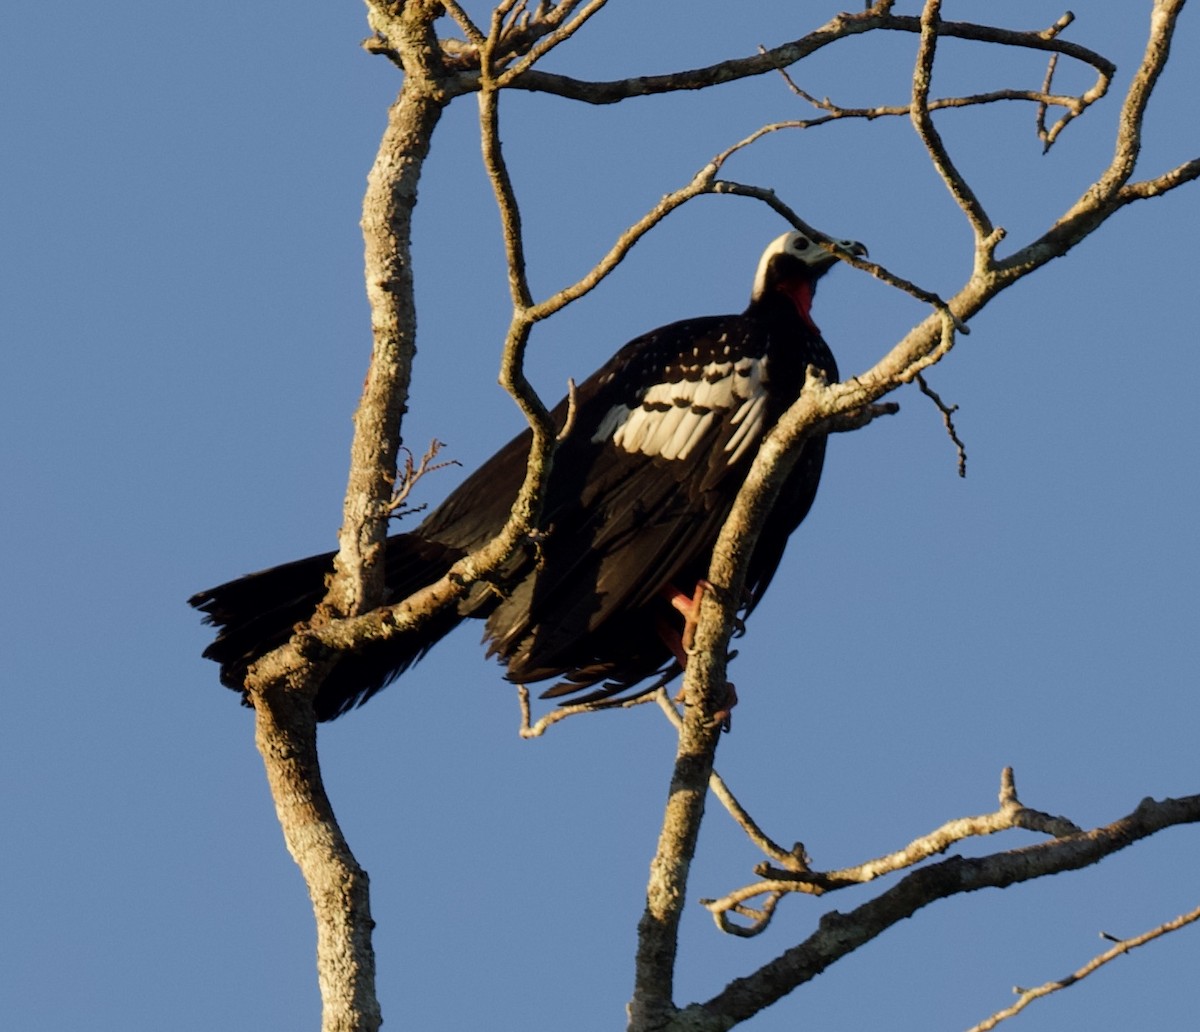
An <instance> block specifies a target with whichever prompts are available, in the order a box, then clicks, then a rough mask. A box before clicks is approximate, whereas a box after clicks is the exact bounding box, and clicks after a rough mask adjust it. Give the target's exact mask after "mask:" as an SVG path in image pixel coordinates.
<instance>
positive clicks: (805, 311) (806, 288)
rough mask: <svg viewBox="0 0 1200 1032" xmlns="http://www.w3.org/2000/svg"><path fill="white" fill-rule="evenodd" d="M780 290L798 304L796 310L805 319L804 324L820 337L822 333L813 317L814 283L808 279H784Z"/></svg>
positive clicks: (793, 302)
mask: <svg viewBox="0 0 1200 1032" xmlns="http://www.w3.org/2000/svg"><path fill="white" fill-rule="evenodd" d="M779 291H780V293H782V294H786V295H787V296H788V297H789V298H790V299H791V302H792V304H794V305H795V306H796V311H797V312H798V313H799V315H800V318H801V319H802V320H804V325H805V326H807V327H808V328H809V329H810V330H812V331H813V333H815V334H816V335H817V336H818V337H819V336H820V335H821V331H820V329H818V327H817V324H816V323H815V322H813V319H812V303H813V283H812V280H808V279H793V280H783V281H782V282H781V283H780V284H779Z"/></svg>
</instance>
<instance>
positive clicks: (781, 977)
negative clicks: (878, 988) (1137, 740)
mask: <svg viewBox="0 0 1200 1032" xmlns="http://www.w3.org/2000/svg"><path fill="white" fill-rule="evenodd" d="M1197 821H1200V796H1186V797H1184V798H1181V799H1164V800H1162V801H1161V802H1155V801H1154V800H1152V799H1146V800H1143V801H1142V803H1141V804H1140V805H1139V806H1138V807H1137V809H1135V810H1134V811H1133V812H1132V813H1130V814H1129V815H1128V816H1126V817H1122V818H1120V819H1119V820H1116V821H1113V822H1112V823H1111V824H1108V825H1104V826H1102V827H1098V828H1094V829H1092V830H1091V831H1087V832H1080V833H1079V834H1077V835H1069V836H1067V837H1065V838H1058V839H1053V840H1051V841H1049V842H1041V843H1037V844H1035V845H1031V846H1025V847H1023V848H1020V849H1014V850H1011V851H1009V852H1005V853H996V854H993V855H991V856H985V857H978V858H965V857H950V858H949V859H947V860H942V861H940V862H939V863H936V864H932V865H930V866H928V867H923V868H920V869H919V870H916V871H913V872H912V873H910V874H908V875H906V876H905V877H904V878H903V879H902V880H901V881H900V882H899V883H898V884H897V885H895V886H894V887H892V888H891V889H888V890H887V891H886V892H884V893H882V894H881V895H880V896H877V897H876V898H875V899H872V900H870V901H868V902H867V903H864V904H862V905H861V906H859V907H856V908H855V909H854V910H851V911H850V912H849V913H846V914H841V913H838V912H837V911H830V912H829V913H827V914H826V915H825V916H824V917H822V918H821V922H820V925H819V927H818V929H817V931H816V932H814V933H813V934H812V935H810V936H809V937H808V938H807V939H805V940H804V942H802V943H799V944H798V945H796V946H793V947H792V948H791V949H789V950H786V951H785V952H784V953H783V954H781V955H780V956H779V957H778V958H776V959H775V960H773V961H771V962H769V963H767V964H765V965H763V966H762V967H761V968H759V969H758V970H757V971H755V972H754V973H753V974H751V975H748V976H746V977H745V978H738V979H735V980H734V981H733V982H731V983H730V984H729V985H728V986H727V987H726V988H725V989H724V990H722V991H721V992H720V993H718V994H717V995H716V996H714V997H713V998H711V999H710V1000H708V1001H706V1002H705V1003H703V1004H692V1005H691V1006H689V1007H687V1008H685V1009H684V1010H682V1011H680V1012H679V1017H678V1020H677V1021H676V1023H675V1024H674V1025H667V1026H664V1027H665V1028H668V1029H677V1030H680V1032H682V1030H683V1029H685V1028H686V1029H689V1030H693V1032H702V1030H704V1032H707V1030H712V1032H716V1030H718V1029H719V1030H722V1032H724V1030H726V1029H729V1028H731V1027H732V1026H733V1025H735V1024H737V1023H738V1022H741V1021H745V1020H746V1019H747V1018H750V1017H753V1016H754V1015H755V1014H757V1013H758V1012H759V1011H761V1010H763V1009H764V1008H765V1007H768V1006H770V1005H771V1004H772V1003H774V1002H775V1001H776V1000H778V999H780V998H781V997H782V996H784V995H786V994H787V993H789V992H791V991H792V990H793V989H795V988H796V987H797V986H800V985H802V984H804V983H805V982H807V981H809V980H811V979H812V978H814V977H816V976H817V975H818V974H820V973H821V972H822V971H824V970H825V969H826V968H828V967H829V966H830V965H831V964H834V963H836V962H837V961H838V960H840V959H841V958H842V957H844V956H846V955H848V954H850V953H852V952H854V951H855V950H856V949H858V948H859V947H860V946H862V945H863V944H864V943H867V942H870V941H871V940H872V939H874V938H876V937H877V936H878V935H880V934H881V933H882V932H884V931H886V930H887V929H888V928H890V927H892V925H894V924H896V923H898V922H899V921H903V920H905V919H906V918H909V917H911V916H912V915H913V914H915V913H916V912H917V911H918V910H920V909H921V908H922V907H925V906H928V905H929V904H930V903H933V902H935V901H936V900H939V899H945V898H947V897H949V896H954V895H959V894H961V893H965V892H974V891H976V890H978V889H984V888H1005V887H1007V886H1009V885H1015V884H1018V883H1019V882H1023V881H1029V880H1030V879H1033V878H1041V877H1045V876H1046V875H1050V874H1060V873H1062V872H1064V871H1074V870H1079V869H1080V868H1082V867H1087V866H1089V865H1091V864H1094V863H1097V862H1098V861H1100V860H1102V859H1104V858H1105V857H1107V856H1111V855H1112V854H1113V853H1116V852H1118V851H1120V850H1122V849H1124V848H1126V847H1127V846H1130V845H1132V844H1133V843H1135V842H1138V841H1140V840H1141V839H1143V838H1146V837H1148V836H1150V835H1153V834H1155V833H1156V832H1159V831H1162V830H1163V829H1165V828H1169V827H1173V826H1175V825H1178V824H1187V823H1195V822H1197Z"/></svg>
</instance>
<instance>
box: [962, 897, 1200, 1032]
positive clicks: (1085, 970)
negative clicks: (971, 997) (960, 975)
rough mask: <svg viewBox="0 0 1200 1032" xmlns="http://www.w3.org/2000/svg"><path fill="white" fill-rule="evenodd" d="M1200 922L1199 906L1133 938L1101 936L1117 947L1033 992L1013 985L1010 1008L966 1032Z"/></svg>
mask: <svg viewBox="0 0 1200 1032" xmlns="http://www.w3.org/2000/svg"><path fill="white" fill-rule="evenodd" d="M1195 921H1200V907H1197V908H1196V909H1195V910H1189V911H1188V912H1187V913H1186V914H1180V915H1179V916H1178V917H1176V918H1174V919H1173V920H1171V921H1165V922H1163V923H1162V924H1160V925H1159V926H1158V927H1157V928H1151V929H1150V931H1148V932H1143V933H1142V934H1141V935H1137V936H1134V937H1133V938H1132V939H1114V938H1113V936H1111V935H1107V934H1105V933H1101V938H1104V939H1109V940H1110V941H1113V942H1116V943H1117V945H1116V946H1114V947H1113V948H1112V949H1111V950H1106V951H1105V952H1104V953H1101V954H1099V955H1098V956H1095V957H1093V958H1092V959H1091V960H1089V961H1088V962H1087V963H1086V964H1084V965H1083V967H1081V968H1080V969H1079V970H1078V971H1074V972H1072V973H1071V974H1069V975H1067V976H1066V977H1065V978H1060V979H1058V980H1057V981H1054V982H1047V983H1046V984H1045V985H1039V986H1038V987H1037V988H1035V989H1022V988H1021V987H1020V986H1016V987H1015V988H1014V989H1013V992H1015V993H1018V994H1019V996H1020V998H1019V999H1018V1000H1017V1002H1016V1003H1014V1004H1013V1005H1012V1006H1011V1007H1006V1008H1004V1010H1001V1011H997V1012H996V1013H995V1014H993V1015H992V1016H991V1017H990V1018H987V1019H985V1020H983V1021H981V1022H980V1023H979V1024H978V1025H972V1026H971V1027H970V1028H969V1029H967V1032H989V1030H990V1029H993V1028H995V1027H996V1026H997V1025H999V1024H1000V1022H1002V1021H1006V1020H1008V1019H1009V1018H1011V1017H1013V1016H1014V1015H1016V1014H1020V1013H1021V1011H1023V1010H1024V1009H1025V1008H1026V1007H1028V1006H1029V1005H1030V1004H1031V1003H1033V1001H1034V1000H1039V999H1041V998H1042V997H1043V996H1049V995H1050V994H1051V993H1056V992H1058V991H1059V990H1060V989H1066V988H1068V987H1069V986H1072V985H1074V984H1075V983H1076V982H1081V981H1083V979H1085V978H1087V977H1088V975H1091V974H1094V973H1095V972H1097V971H1099V970H1100V968H1102V967H1104V965H1105V964H1107V963H1109V961H1112V960H1115V959H1116V958H1117V957H1121V956H1124V955H1125V954H1126V953H1128V952H1129V951H1130V950H1135V949H1137V948H1138V947H1139V946H1145V945H1146V943H1148V942H1153V941H1154V940H1155V939H1158V938H1161V937H1162V936H1164V935H1167V934H1169V933H1171V932H1176V931H1178V930H1179V929H1180V928H1185V927H1187V926H1188V925H1190V924H1192V923H1194V922H1195Z"/></svg>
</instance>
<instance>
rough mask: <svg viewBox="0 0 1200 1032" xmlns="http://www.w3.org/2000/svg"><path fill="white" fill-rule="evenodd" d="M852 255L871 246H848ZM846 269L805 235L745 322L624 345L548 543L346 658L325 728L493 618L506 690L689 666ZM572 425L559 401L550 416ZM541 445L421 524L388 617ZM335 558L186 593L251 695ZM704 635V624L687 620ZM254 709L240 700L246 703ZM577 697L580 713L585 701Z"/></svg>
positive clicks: (793, 510)
mask: <svg viewBox="0 0 1200 1032" xmlns="http://www.w3.org/2000/svg"><path fill="white" fill-rule="evenodd" d="M838 246H839V247H841V248H842V249H843V250H844V251H846V252H848V253H850V254H854V255H863V254H865V253H866V248H864V247H863V246H862V244H859V243H856V242H854V241H846V240H844V241H840V242H839V244H838ZM836 262H837V259H836V258H835V257H834V255H833V254H832V252H831V251H829V250H828V249H827V248H825V247H823V246H822V245H820V244H819V243H817V242H816V241H814V240H811V239H809V238H808V237H807V236H806V235H805V234H803V233H798V232H791V233H785V234H784V235H783V236H780V237H779V238H777V239H776V240H774V241H772V242H771V244H770V245H769V246H768V247H767V249H766V251H765V252H764V253H763V255H762V258H761V260H760V262H759V265H758V270H757V272H756V274H755V277H754V287H753V290H752V292H751V295H750V304H749V306H748V307H747V308H746V310H745V311H744V312H743V313H741V314H740V315H718V316H707V317H703V318H697V319H685V320H684V321H682V322H676V323H672V324H670V325H669V326H663V327H660V328H659V329H656V330H652V331H651V332H649V333H647V334H644V335H643V336H641V337H638V338H637V339H635V340H633V341H630V343H628V344H626V345H625V346H624V347H623V348H621V350H620V351H618V352H617V354H616V355H615V356H613V358H612V359H611V360H609V362H608V363H607V364H606V365H605V366H603V367H602V368H601V369H599V370H598V371H597V372H596V373H594V374H593V375H592V376H591V377H589V378H588V379H587V380H586V381H585V382H584V383H583V384H582V385H580V387H579V388H578V390H577V392H576V398H575V416H574V423H573V426H572V428H571V430H570V432H569V433H568V434H567V436H566V437H565V439H564V440H563V441H562V442H561V444H560V445H559V448H558V451H557V452H556V454H555V458H554V464H553V469H552V472H551V474H550V478H549V482H548V484H547V486H546V491H545V504H544V508H543V514H542V527H543V528H544V532H543V533H541V534H539V535H538V536H537V540H536V541H531V542H530V543H529V544H528V546H527V547H526V548H525V549H524V550H523V551H521V552H520V553H519V554H518V555H517V556H515V557H514V558H513V560H512V561H511V562H510V563H509V564H508V566H507V567H506V569H505V570H504V571H502V577H501V580H500V581H499V590H497V586H496V585H490V584H479V585H476V586H475V588H474V589H473V590H472V591H471V592H470V593H469V594H468V595H467V596H466V597H465V598H464V599H463V600H462V601H461V602H460V603H459V605H458V608H457V609H453V610H450V611H447V612H445V613H443V614H441V615H440V616H438V617H436V618H435V619H434V620H433V621H432V622H430V623H427V624H426V625H425V626H424V627H422V628H420V629H419V630H417V631H415V632H412V633H410V634H401V635H398V636H396V637H393V638H391V639H388V640H386V641H382V642H377V643H372V644H370V645H367V646H364V647H362V648H361V649H359V650H358V651H356V652H352V653H348V654H346V655H344V656H342V657H341V658H340V659H339V660H338V662H337V664H336V665H335V666H334V668H333V670H332V672H331V673H330V675H329V677H328V678H327V680H326V681H325V683H324V684H323V685H322V686H321V688H320V690H319V692H318V694H317V697H316V701H315V708H316V715H317V718H318V719H319V720H331V719H333V718H334V717H337V716H339V715H340V714H342V713H345V712H346V711H347V710H348V709H351V708H352V707H354V706H356V705H359V704H361V703H362V702H365V701H366V700H367V699H369V698H370V697H371V696H372V695H374V694H375V693H376V692H377V691H379V690H380V689H381V688H383V687H384V686H385V685H386V684H388V683H389V682H390V681H392V680H393V679H394V678H395V677H397V676H398V675H399V674H401V673H402V672H403V671H405V670H407V669H408V667H410V666H411V665H412V664H413V663H415V662H416V661H417V660H419V659H420V658H421V657H422V656H424V655H425V653H426V652H428V651H429V649H430V648H432V647H433V645H435V644H436V643H437V642H438V641H439V640H440V639H441V638H442V637H444V636H445V635H446V634H447V633H448V632H449V631H450V630H451V629H453V628H454V627H455V626H456V625H457V624H458V623H460V622H461V621H462V620H463V619H464V618H467V617H474V618H477V619H483V620H486V621H487V622H486V624H485V628H486V629H485V632H484V636H485V639H486V640H487V641H488V643H489V648H488V654H489V655H497V656H499V657H500V658H501V659H502V660H503V661H504V663H505V665H506V667H507V671H506V676H507V678H508V680H510V681H514V682H517V683H522V684H524V683H531V682H538V681H547V680H552V679H554V680H557V681H558V683H557V684H555V685H554V686H553V687H551V688H550V689H549V690H548V691H546V692H545V693H544V696H546V697H559V696H563V695H569V694H573V693H577V692H584V691H585V690H587V689H590V691H588V692H586V694H585V695H584V696H583V698H584V699H588V700H598V699H602V698H607V697H609V696H613V695H616V694H618V693H621V692H623V691H626V690H628V689H631V688H633V687H634V686H636V685H638V684H639V682H642V681H645V680H647V679H648V678H650V677H652V676H654V675H659V676H660V677H669V676H670V675H672V673H677V672H678V670H679V669H680V668H681V667H682V666H683V665H684V664H685V663H686V654H685V650H684V648H683V647H682V643H683V636H684V632H683V629H682V627H681V625H683V624H684V623H685V621H683V620H682V619H681V616H680V614H681V613H682V614H684V615H685V616H688V618H689V619H691V616H690V614H691V611H692V610H693V609H694V608H695V607H694V605H693V602H692V599H693V594H695V596H696V598H698V593H699V590H700V589H699V588H698V585H700V584H702V583H703V578H704V577H705V576H706V575H707V571H708V565H709V560H710V558H711V554H712V549H713V546H714V544H715V543H716V539H717V535H718V534H719V532H720V530H721V526H722V524H723V523H724V521H725V518H726V516H727V515H728V514H729V510H730V508H731V506H732V505H733V501H734V498H735V496H736V495H737V492H738V489H739V488H740V487H741V485H742V482H743V480H744V479H745V476H746V473H747V471H748V469H749V467H750V463H751V461H752V460H753V458H754V456H755V454H756V452H757V450H758V445H759V442H760V441H761V439H762V437H763V435H764V434H765V433H767V431H769V430H770V429H771V427H772V426H774V424H775V422H776V421H777V420H778V419H779V417H780V416H781V415H782V414H783V412H784V411H785V410H786V409H787V407H788V406H789V405H791V403H792V402H794V401H795V400H796V398H797V397H798V396H799V395H800V391H801V388H802V387H803V385H804V380H805V375H806V371H807V369H808V367H809V366H810V365H812V366H815V367H816V368H818V369H820V370H822V371H823V372H824V374H825V376H826V377H827V378H828V379H829V380H836V379H837V376H838V373H837V365H836V363H835V362H834V358H833V355H832V354H831V353H830V351H829V348H828V346H827V345H826V344H825V341H824V340H822V339H821V334H820V331H818V329H817V327H816V324H815V323H814V322H813V320H812V317H811V315H810V309H811V306H812V301H813V293H814V291H815V289H816V284H817V281H818V280H819V279H820V278H821V276H823V275H824V274H825V273H826V272H827V271H828V270H829V269H830V268H831V267H832V266H833V265H835V264H836ZM554 416H555V418H556V419H557V420H558V421H559V425H563V422H564V421H565V419H566V416H567V402H566V401H565V400H564V401H563V402H562V403H560V404H559V406H558V407H557V408H556V409H555V410H554ZM529 441H530V435H529V432H528V431H526V432H525V433H522V434H520V435H518V436H517V437H516V438H515V439H514V440H512V441H510V442H509V443H508V444H507V445H506V446H505V447H503V448H501V449H500V451H498V452H497V453H496V454H495V455H493V456H492V458H490V459H489V460H488V461H487V462H485V463H484V464H483V465H482V466H481V467H480V468H479V469H478V470H477V471H476V472H475V473H474V474H472V475H471V476H470V477H468V478H467V479H466V480H465V481H464V482H463V483H462V484H461V486H459V487H458V489H457V490H455V491H454V492H453V493H452V494H451V495H450V496H449V497H448V498H447V499H446V500H445V501H444V502H443V503H442V504H441V505H440V506H438V507H437V508H436V509H435V510H434V511H433V512H432V513H430V515H429V516H428V517H427V518H426V519H425V520H424V521H423V522H422V523H421V524H420V526H418V527H417V528H416V529H415V530H413V531H411V532H409V533H407V534H396V535H393V536H392V537H389V538H388V541H387V552H386V583H387V593H386V598H385V599H384V602H385V603H393V602H397V601H399V600H401V599H403V598H405V597H406V596H407V595H409V594H411V593H412V592H413V591H415V590H417V589H419V588H422V587H424V586H426V585H428V584H431V583H433V582H434V581H435V580H437V579H438V578H440V577H441V576H442V575H443V574H444V573H445V572H446V571H447V570H448V569H449V568H450V566H451V564H453V563H454V562H455V561H456V560H457V559H459V558H461V557H462V556H464V555H466V554H467V553H468V552H469V551H471V550H472V549H475V548H477V547H479V546H480V545H483V544H484V543H485V542H487V541H488V540H490V539H491V538H492V537H493V536H494V535H495V534H496V533H497V532H498V531H499V530H500V528H501V527H502V526H503V525H504V523H505V521H506V520H507V519H508V515H509V510H510V508H511V506H512V503H513V501H514V499H515V498H516V494H517V491H518V488H519V487H520V484H521V481H522V478H523V476H524V473H525V463H526V457H527V455H528V452H529ZM824 457H825V438H824V437H814V438H812V439H810V440H809V441H808V442H807V443H805V444H804V446H803V452H802V454H801V455H800V457H799V459H798V461H797V462H796V465H795V467H794V469H793V471H792V473H791V474H790V476H789V478H788V480H787V482H786V484H785V485H784V487H783V490H782V491H781V493H780V495H779V498H778V501H777V502H776V503H775V506H774V508H773V509H772V512H771V514H770V516H769V517H768V519H767V522H766V525H765V526H764V528H763V530H762V533H761V536H760V538H759V541H758V544H757V546H756V548H755V550H754V554H753V557H752V559H751V562H750V567H749V573H748V576H747V579H746V588H747V596H746V600H745V609H746V611H747V612H748V611H749V610H750V609H753V607H754V605H755V604H756V603H757V602H758V600H759V599H760V598H761V597H762V594H763V592H764V591H765V590H766V588H767V585H768V584H769V583H770V581H771V578H772V576H773V575H774V573H775V570H776V568H777V567H778V565H779V562H780V559H781V558H782V556H783V550H784V546H785V545H786V543H787V539H788V536H789V535H790V534H791V533H792V531H793V530H795V529H796V527H797V526H798V525H799V524H800V521H801V520H803V519H804V517H805V516H806V515H807V513H808V510H809V507H810V506H811V505H812V503H813V499H814V497H815V496H816V492H817V483H818V481H819V480H820V477H821V466H822V463H823V462H824ZM332 560H333V553H331V552H330V553H326V554H324V555H317V556H311V557H309V558H307V559H300V560H297V561H296V562H291V563H287V564H285V565H283V566H276V567H273V568H271V569H269V570H263V571H262V572H260V573H254V574H250V575H249V576H247V577H242V578H241V579H239V580H235V581H230V582H229V583H227V584H222V585H221V586H219V587H216V588H210V589H209V590H207V591H202V592H200V593H199V594H197V595H195V596H193V597H192V598H191V599H190V600H189V601H190V603H191V605H193V606H195V607H196V608H197V609H200V610H202V611H203V612H204V613H205V614H207V616H206V620H207V622H208V623H211V624H213V625H215V626H216V627H217V628H218V634H217V637H216V640H215V641H214V642H213V643H212V644H211V645H209V647H208V648H207V649H206V650H205V652H204V655H205V656H206V657H208V658H209V659H213V660H215V661H216V662H218V663H220V664H221V681H222V682H223V683H224V684H226V685H228V686H229V687H230V688H233V689H235V690H238V691H244V689H243V682H244V680H245V676H246V672H247V669H248V667H249V666H250V664H252V663H253V662H254V661H255V660H256V659H258V658H259V657H261V656H262V655H264V654H265V653H266V652H268V651H270V650H271V649H274V648H276V647H278V646H279V645H282V644H283V643H284V642H286V641H287V640H288V638H289V637H290V636H291V634H292V630H293V627H294V626H295V625H296V624H297V623H300V622H302V621H305V620H308V619H310V618H311V617H312V615H313V612H314V610H315V609H316V607H317V604H318V603H319V602H320V600H321V599H322V597H323V596H324V593H325V576H326V574H327V573H328V572H329V571H330V570H331V569H332V565H333V563H332ZM693 626H694V625H693ZM243 701H244V700H243ZM575 701H582V700H581V699H576V700H575Z"/></svg>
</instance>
